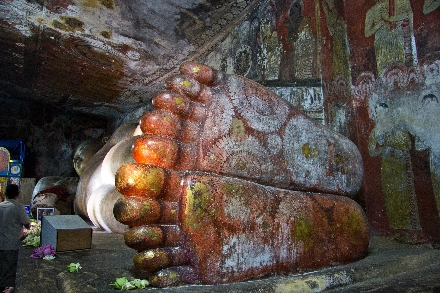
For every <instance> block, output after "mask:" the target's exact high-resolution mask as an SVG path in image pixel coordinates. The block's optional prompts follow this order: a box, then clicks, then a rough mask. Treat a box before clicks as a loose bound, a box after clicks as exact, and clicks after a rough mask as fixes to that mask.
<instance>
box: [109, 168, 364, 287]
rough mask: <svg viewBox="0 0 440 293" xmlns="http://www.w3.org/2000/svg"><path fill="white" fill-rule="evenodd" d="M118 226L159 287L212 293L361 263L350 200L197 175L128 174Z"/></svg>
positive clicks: (356, 216) (119, 182) (359, 227)
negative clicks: (216, 287) (213, 288)
mask: <svg viewBox="0 0 440 293" xmlns="http://www.w3.org/2000/svg"><path fill="white" fill-rule="evenodd" d="M116 186H117V188H118V190H119V191H120V192H121V193H122V194H124V195H125V196H124V197H123V198H121V199H119V200H118V201H117V202H116V204H115V206H114V214H115V217H116V219H118V220H119V221H120V222H122V223H124V224H126V225H128V226H129V227H131V228H130V229H129V231H128V232H126V234H125V237H124V238H125V242H126V244H127V245H128V246H129V247H131V248H133V249H136V250H137V251H138V253H137V254H136V256H135V257H134V264H135V266H136V268H138V269H140V270H144V271H147V272H148V273H149V274H150V278H149V281H150V284H151V285H152V286H156V287H165V286H175V285H178V284H188V283H190V284H192V283H196V284H219V283H230V282H236V281H242V280H247V279H254V278H259V277H263V276H266V275H269V274H279V275H282V274H287V273H292V272H301V271H307V270H313V269H317V268H323V267H326V266H330V265H336V264H342V263H347V262H350V261H354V260H357V259H359V258H361V257H363V256H365V255H366V253H367V250H368V242H369V232H368V227H367V222H366V218H365V215H364V213H363V211H362V209H361V208H360V206H359V205H358V204H356V203H355V202H354V201H353V200H351V199H349V198H347V197H343V196H337V195H324V194H318V193H308V192H303V191H289V190H283V189H279V188H274V187H268V186H264V185H260V184H257V183H254V182H250V181H245V180H242V179H235V178H231V177H226V176H219V175H214V174H210V173H206V172H198V171H187V172H185V171H172V170H167V169H165V168H161V167H158V166H154V165H147V164H127V165H124V166H122V167H121V168H120V169H119V171H118V173H117V176H116Z"/></svg>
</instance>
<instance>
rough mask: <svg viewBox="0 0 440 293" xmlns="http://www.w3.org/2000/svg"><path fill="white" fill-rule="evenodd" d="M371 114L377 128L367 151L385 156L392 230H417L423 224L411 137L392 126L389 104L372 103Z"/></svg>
mask: <svg viewBox="0 0 440 293" xmlns="http://www.w3.org/2000/svg"><path fill="white" fill-rule="evenodd" d="M372 100H376V101H377V100H378V99H374V98H373V99H372ZM370 111H372V112H373V113H372V116H373V119H374V120H375V122H376V126H375V128H374V129H373V130H372V132H371V134H370V138H369V141H368V149H369V152H370V155H371V156H382V161H381V179H382V191H383V194H384V199H385V208H386V213H387V217H388V221H389V225H390V227H391V228H393V229H414V230H418V229H420V222H419V213H418V209H417V202H416V194H415V190H414V175H413V173H412V166H411V156H410V150H411V148H412V142H411V138H410V136H409V133H408V132H407V131H405V130H403V129H399V128H396V127H394V125H392V124H391V123H390V121H392V120H393V119H394V118H395V117H392V113H389V107H388V105H387V104H386V103H384V102H381V103H378V104H373V103H372V105H371V108H370ZM388 116H391V117H388ZM388 123H390V124H388Z"/></svg>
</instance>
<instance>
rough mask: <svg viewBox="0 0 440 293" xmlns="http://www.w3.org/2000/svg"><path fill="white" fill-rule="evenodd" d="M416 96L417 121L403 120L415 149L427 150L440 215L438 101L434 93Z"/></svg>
mask: <svg viewBox="0 0 440 293" xmlns="http://www.w3.org/2000/svg"><path fill="white" fill-rule="evenodd" d="M421 96H422V97H421V98H420V97H416V101H418V102H419V103H421V105H419V107H418V109H417V111H416V113H417V114H418V115H417V117H418V119H420V120H418V123H413V122H412V121H410V120H408V121H405V122H406V123H407V125H408V129H409V130H410V131H411V133H413V134H414V135H415V136H416V149H417V150H424V149H427V150H429V168H430V172H431V181H432V189H433V191H434V196H435V202H436V205H437V212H438V214H439V217H440V148H439V146H438V145H437V143H440V137H439V136H440V135H439V131H440V126H439V124H438V122H437V121H436V119H437V117H439V115H440V103H439V100H438V98H437V96H436V95H434V94H432V93H429V94H424V93H422V94H421ZM429 131H434V132H433V134H428V132H429Z"/></svg>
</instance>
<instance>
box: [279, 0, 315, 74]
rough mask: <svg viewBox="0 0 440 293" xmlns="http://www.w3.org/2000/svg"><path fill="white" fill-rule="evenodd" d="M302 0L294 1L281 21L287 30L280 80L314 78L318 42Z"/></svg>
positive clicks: (284, 37)
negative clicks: (305, 14) (314, 62)
mask: <svg viewBox="0 0 440 293" xmlns="http://www.w3.org/2000/svg"><path fill="white" fill-rule="evenodd" d="M303 11H304V3H303V1H302V0H295V1H293V3H292V5H291V6H290V9H289V12H288V13H286V15H284V16H283V17H282V19H281V23H282V24H281V25H283V26H284V27H285V28H286V29H287V36H283V38H282V40H283V51H282V52H283V54H282V56H281V65H284V66H282V67H281V68H280V79H282V80H292V79H307V78H313V77H314V76H313V61H314V59H315V55H316V54H315V53H316V41H315V37H314V36H313V34H312V28H311V24H310V19H309V17H307V16H304V15H303Z"/></svg>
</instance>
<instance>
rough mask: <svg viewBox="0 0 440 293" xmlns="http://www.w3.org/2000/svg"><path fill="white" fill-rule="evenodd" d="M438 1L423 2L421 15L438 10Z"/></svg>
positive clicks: (439, 3)
mask: <svg viewBox="0 0 440 293" xmlns="http://www.w3.org/2000/svg"><path fill="white" fill-rule="evenodd" d="M439 6H440V0H425V2H424V3H423V13H424V14H428V13H431V12H433V11H434V10H436V9H437V8H439Z"/></svg>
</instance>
